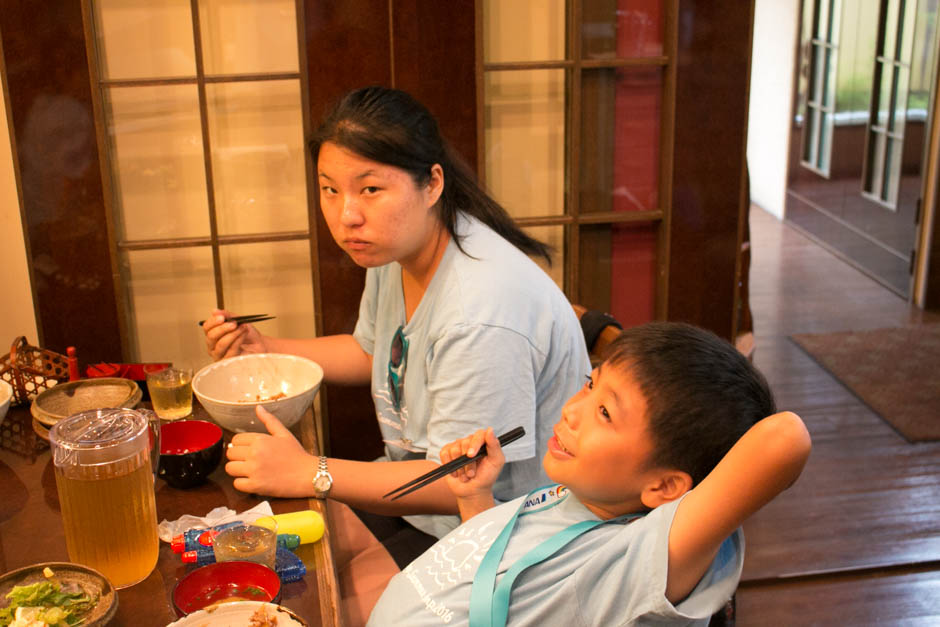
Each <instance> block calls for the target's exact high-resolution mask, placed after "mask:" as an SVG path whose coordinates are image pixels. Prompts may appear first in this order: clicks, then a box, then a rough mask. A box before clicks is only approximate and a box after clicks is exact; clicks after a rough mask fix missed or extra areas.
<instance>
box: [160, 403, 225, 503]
mask: <svg viewBox="0 0 940 627" xmlns="http://www.w3.org/2000/svg"><path fill="white" fill-rule="evenodd" d="M222 447H223V445H222V428H221V427H220V426H219V425H217V424H215V423H213V422H209V421H207V420H179V421H176V422H167V423H164V424H163V425H162V427H161V428H160V465H159V466H158V468H157V476H158V477H159V478H161V479H163V480H164V481H166V482H167V483H169V484H170V485H171V486H173V487H174V488H192V487H195V486H197V485H200V484H202V483H203V482H205V480H206V478H207V477H208V476H209V475H210V474H211V473H212V471H213V470H215V469H216V468H217V467H218V465H219V462H220V461H221V460H222Z"/></svg>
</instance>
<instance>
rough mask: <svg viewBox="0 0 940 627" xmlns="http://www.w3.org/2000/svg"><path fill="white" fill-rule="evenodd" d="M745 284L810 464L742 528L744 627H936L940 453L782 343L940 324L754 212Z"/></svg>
mask: <svg viewBox="0 0 940 627" xmlns="http://www.w3.org/2000/svg"><path fill="white" fill-rule="evenodd" d="M749 285H750V306H751V311H752V314H753V319H754V331H755V346H756V348H755V353H754V361H755V363H756V365H757V366H758V367H759V368H760V369H761V370H762V371H763V372H764V374H765V375H766V376H767V378H768V380H769V382H770V384H771V386H772V388H773V390H774V392H775V394H776V396H777V405H778V407H779V408H781V409H789V410H792V411H795V412H797V413H798V414H800V415H801V416H802V417H803V419H804V421H806V424H807V426H808V427H809V430H810V433H811V435H812V438H813V452H812V455H811V456H810V460H809V462H808V464H807V467H806V469H805V471H804V472H803V475H802V476H801V477H800V479H799V481H798V482H797V483H796V484H795V485H794V486H793V487H792V488H790V489H789V490H788V491H787V492H785V493H784V494H782V495H781V496H780V497H778V499H777V500H775V501H774V502H773V503H771V504H770V505H768V506H767V507H765V508H764V509H763V510H761V511H760V512H758V513H757V514H756V515H755V516H754V517H752V518H751V519H750V520H749V521H748V522H747V523H746V524H745V528H744V529H745V537H746V542H747V552H746V558H745V563H744V574H743V577H742V581H741V584H740V586H739V588H738V593H737V624H738V626H739V627H750V626H753V625H761V626H763V625H876V624H877V625H900V624H904V625H940V442H937V443H927V444H909V443H907V442H906V441H905V440H904V439H903V438H902V437H901V436H899V435H898V434H897V433H896V432H895V431H894V430H893V429H892V428H891V427H890V426H888V425H887V424H886V423H885V422H884V421H882V420H881V418H879V417H878V415H877V414H875V413H874V412H872V411H871V410H870V409H869V408H868V407H867V406H866V405H864V404H863V403H862V402H861V401H859V400H858V399H857V398H856V397H855V396H854V395H853V394H852V393H851V392H849V391H848V390H847V389H845V388H844V387H843V386H842V385H841V384H840V383H839V382H838V380H836V379H834V378H833V377H832V376H831V375H829V374H828V373H827V372H826V371H825V370H823V369H822V368H821V367H820V366H818V365H817V364H816V363H815V362H814V361H813V360H812V359H810V358H809V357H808V356H807V355H806V354H805V353H804V352H803V351H802V350H801V349H800V348H799V347H797V346H796V344H794V343H793V342H792V341H791V340H790V339H789V335H791V334H793V333H799V332H825V331H845V330H860V329H874V328H879V327H892V326H900V325H904V324H910V323H918V322H940V316H937V315H931V314H924V313H923V312H920V311H919V310H917V309H916V308H913V307H911V306H910V305H908V304H907V303H906V302H904V301H903V300H901V299H900V298H898V297H897V296H895V295H894V294H893V293H892V292H890V291H889V290H887V289H885V288H883V287H881V286H880V285H878V284H877V283H875V282H874V281H872V280H871V279H869V278H867V277H866V276H864V275H863V274H861V273H860V272H858V271H856V270H854V269H853V268H851V267H850V266H848V265H847V264H846V263H844V262H843V261H841V260H840V259H838V258H837V257H835V256H834V255H832V254H830V253H829V252H827V251H826V250H824V249H823V248H821V247H820V246H818V245H816V244H814V243H812V242H811V241H810V240H808V239H807V238H806V237H804V236H802V235H800V234H799V233H798V232H797V231H796V230H794V229H792V228H791V227H788V226H786V225H785V224H783V223H782V222H780V221H778V220H777V219H776V218H774V217H773V216H771V215H770V214H768V213H766V212H764V211H763V210H761V209H757V208H753V209H752V211H751V274H750V284H749ZM938 384H940V374H938ZM938 419H940V408H938Z"/></svg>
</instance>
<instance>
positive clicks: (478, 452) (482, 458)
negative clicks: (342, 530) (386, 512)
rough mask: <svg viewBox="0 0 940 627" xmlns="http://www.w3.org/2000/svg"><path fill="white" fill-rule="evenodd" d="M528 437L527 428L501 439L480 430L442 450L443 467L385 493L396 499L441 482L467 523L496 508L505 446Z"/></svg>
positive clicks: (519, 428)
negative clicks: (496, 486) (495, 491)
mask: <svg viewBox="0 0 940 627" xmlns="http://www.w3.org/2000/svg"><path fill="white" fill-rule="evenodd" d="M523 435H525V429H523V428H522V427H516V428H515V429H512V430H510V431H507V432H506V433H504V434H502V435H501V436H499V437H498V438H497V437H496V435H495V434H494V433H493V429H491V428H490V429H480V430H479V431H477V432H476V433H474V434H473V435H469V436H467V437H465V438H461V439H459V440H455V441H453V442H451V443H450V444H446V445H445V446H444V447H443V448H442V449H441V465H440V467H439V468H437V469H435V470H432V471H431V472H429V473H426V474H424V475H421V476H420V477H418V478H417V479H413V480H412V481H409V482H408V483H406V484H404V485H401V486H399V487H397V488H395V489H394V490H392V491H391V492H388V493H387V494H385V498H391V500H393V501H394V500H395V499H397V498H400V497H402V496H405V495H406V494H410V493H412V492H414V491H415V490H419V489H421V488H422V487H424V486H426V485H428V484H429V483H432V482H434V481H437V480H438V479H441V478H442V477H446V478H447V485H448V487H449V488H450V489H451V491H452V492H453V493H454V496H456V497H457V505H458V507H459V508H460V517H461V518H462V519H463V520H467V519H469V518H470V517H472V516H474V515H476V514H477V513H478V512H481V511H483V510H485V509H489V508H490V507H493V505H494V504H495V503H494V501H493V490H492V488H493V484H494V483H495V482H496V478H497V477H498V476H499V471H500V470H502V468H503V465H504V464H505V463H506V457H505V456H504V455H503V449H502V447H503V446H506V445H507V444H509V443H510V442H515V441H516V440H518V439H519V438H521V437H522V436H523Z"/></svg>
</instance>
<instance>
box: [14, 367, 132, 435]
mask: <svg viewBox="0 0 940 627" xmlns="http://www.w3.org/2000/svg"><path fill="white" fill-rule="evenodd" d="M142 396H143V393H142V392H141V390H140V386H139V385H137V383H135V382H134V381H131V380H130V379H119V378H100V379H82V380H80V381H69V382H68V383H60V384H58V385H57V386H55V387H53V388H50V389H48V390H46V391H44V392H42V393H40V394H39V395H38V396H37V397H36V398H35V399H34V400H33V404H32V405H31V406H30V408H29V410H30V413H32V415H33V418H35V419H36V420H37V421H39V422H40V423H41V424H43V425H45V426H48V427H51V426H52V425H54V424H55V423H57V422H58V421H59V420H62V419H63V418H67V417H69V416H71V415H72V414H77V413H78V412H80V411H85V410H88V409H102V408H105V407H127V408H129V409H133V408H134V407H136V406H137V404H138V403H139V402H140V399H141V397H142Z"/></svg>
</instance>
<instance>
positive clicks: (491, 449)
mask: <svg viewBox="0 0 940 627" xmlns="http://www.w3.org/2000/svg"><path fill="white" fill-rule="evenodd" d="M484 443H485V444H486V455H485V456H484V457H482V458H480V459H478V460H476V461H473V462H470V463H469V464H467V465H466V466H464V467H462V468H459V469H457V470H456V471H455V472H452V473H450V474H449V475H448V476H447V486H448V487H449V488H450V490H451V492H453V493H454V496H456V497H457V498H465V497H475V496H479V495H481V494H487V495H492V489H493V484H494V483H496V478H497V477H498V476H499V471H500V470H502V468H503V465H504V464H505V463H506V457H505V455H503V449H502V447H500V445H499V440H498V439H497V438H496V434H495V433H494V432H493V428H492V427H489V428H487V429H480V430H479V431H477V432H476V433H474V434H473V435H470V436H467V437H465V438H461V439H459V440H455V441H454V442H451V443H450V444H446V445H445V446H444V447H443V448H442V449H441V464H446V463H447V462H449V461H451V460H454V459H457V458H458V457H460V456H462V455H466V456H467V457H473V456H474V455H476V454H477V452H478V451H479V450H480V447H482V446H483V444H484Z"/></svg>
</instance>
